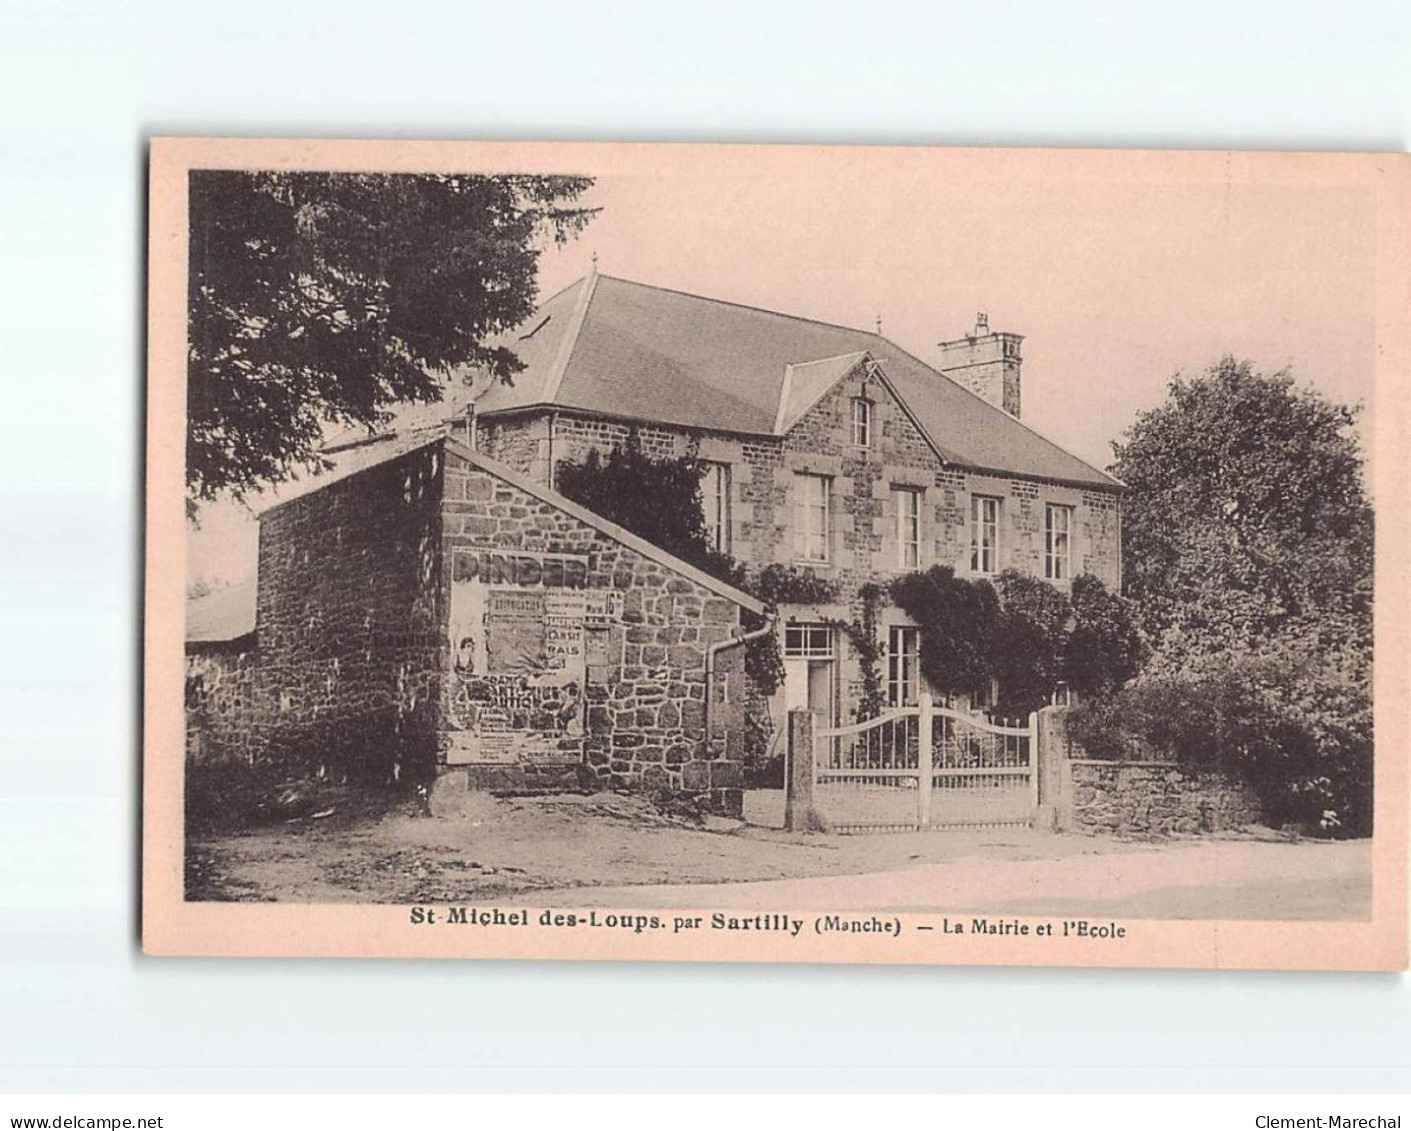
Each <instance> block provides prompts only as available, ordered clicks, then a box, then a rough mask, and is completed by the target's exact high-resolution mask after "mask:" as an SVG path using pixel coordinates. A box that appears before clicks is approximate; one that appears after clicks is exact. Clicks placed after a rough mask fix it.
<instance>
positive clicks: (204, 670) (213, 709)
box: [186, 636, 267, 764]
mask: <svg viewBox="0 0 1411 1131" xmlns="http://www.w3.org/2000/svg"><path fill="white" fill-rule="evenodd" d="M258 663H259V653H258V652H256V651H255V647H254V637H253V636H247V637H243V638H241V639H240V640H235V641H231V642H230V643H229V644H198V645H188V647H187V650H186V756H187V758H188V759H189V760H190V761H192V762H196V763H202V764H204V763H209V762H232V761H236V762H245V763H253V762H254V761H255V759H256V758H257V757H258V756H259V755H260V754H261V753H263V751H264V738H263V734H262V731H263V728H262V727H260V726H259V725H258V724H257V722H256V715H257V712H260V711H262V710H265V711H267V705H266V704H265V703H263V702H262V700H261V698H260V697H258V695H257V692H258V681H257V679H256V673H257V670H258Z"/></svg>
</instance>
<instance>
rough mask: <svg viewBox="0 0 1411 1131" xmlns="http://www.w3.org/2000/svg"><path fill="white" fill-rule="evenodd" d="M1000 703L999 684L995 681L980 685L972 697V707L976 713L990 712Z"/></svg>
mask: <svg viewBox="0 0 1411 1131" xmlns="http://www.w3.org/2000/svg"><path fill="white" fill-rule="evenodd" d="M998 701H999V684H998V683H996V682H995V681H994V680H993V679H991V680H987V681H986V682H984V683H982V684H980V686H979V687H977V688H975V690H974V692H973V693H972V694H971V696H970V706H971V708H972V709H974V710H976V711H988V710H989V709H990V708H991V707H993V706H994V705H995V703H996V702H998Z"/></svg>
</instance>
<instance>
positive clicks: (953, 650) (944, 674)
mask: <svg viewBox="0 0 1411 1131" xmlns="http://www.w3.org/2000/svg"><path fill="white" fill-rule="evenodd" d="M892 600H894V601H895V602H896V603H897V605H898V607H899V608H901V610H902V611H903V612H905V613H906V614H907V616H909V617H911V619H912V620H913V621H915V622H916V624H917V625H918V626H919V627H920V630H921V631H920V657H919V659H920V661H921V673H922V675H924V676H925V677H926V682H927V683H929V684H930V685H931V686H932V687H935V688H942V689H945V690H950V691H960V690H968V689H970V688H973V687H978V686H980V684H982V683H988V682H989V680H990V676H991V674H992V672H993V670H994V665H993V660H992V657H991V648H992V642H993V640H994V637H995V628H996V624H997V622H998V619H999V598H998V596H996V594H995V591H994V587H993V586H991V585H990V584H989V583H988V582H984V581H979V582H970V581H966V580H965V579H964V578H962V577H956V576H955V570H953V569H951V567H950V566H932V567H931V568H930V569H928V570H926V572H924V573H909V574H907V575H906V576H904V577H899V578H897V579H896V580H895V581H894V582H892Z"/></svg>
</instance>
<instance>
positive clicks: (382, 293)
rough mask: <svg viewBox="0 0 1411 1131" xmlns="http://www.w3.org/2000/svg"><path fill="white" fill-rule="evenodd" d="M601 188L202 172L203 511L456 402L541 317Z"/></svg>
mask: <svg viewBox="0 0 1411 1131" xmlns="http://www.w3.org/2000/svg"><path fill="white" fill-rule="evenodd" d="M591 183H592V182H591V180H590V179H589V178H586V177H567V176H531V175H507V176H472V175H459V174H456V175H450V174H447V175H440V174H414V175H413V174H383V173H302V172H293V173H289V172H246V171H200V172H195V173H193V174H192V175H191V179H190V221H191V224H190V231H191V235H190V244H189V248H190V271H189V295H188V300H189V301H188V317H189V343H190V344H189V349H188V369H187V421H188V425H187V448H186V456H187V459H186V469H187V470H186V475H187V496H188V506H189V507H194V504H195V503H197V502H201V501H208V500H211V499H214V498H216V497H217V496H218V495H220V494H222V493H223V492H228V493H229V494H230V495H231V496H233V497H235V498H241V497H243V496H244V495H246V494H247V493H249V492H251V491H253V490H257V489H258V488H260V487H262V486H264V485H266V484H270V483H278V482H280V481H282V480H284V479H287V478H289V477H290V476H291V475H293V474H295V473H297V472H298V471H299V470H301V469H313V468H316V467H317V466H318V465H319V462H320V461H319V457H318V447H319V444H320V442H321V441H322V437H323V433H324V428H325V426H326V425H329V424H357V425H372V424H375V423H377V422H378V421H379V420H380V419H382V418H383V417H384V415H385V414H386V412H387V410H388V408H389V406H391V405H393V404H396V403H398V402H403V401H434V400H437V399H439V397H440V396H441V391H442V388H443V385H444V382H445V379H446V378H447V376H448V375H449V374H450V373H451V372H452V371H453V370H455V369H456V368H457V367H461V366H473V367H476V368H479V369H483V370H485V371H488V372H489V373H491V374H493V375H494V376H495V377H497V378H499V379H501V380H510V379H511V378H512V377H513V375H514V374H515V373H516V372H517V371H518V370H519V369H520V368H522V366H521V364H520V362H519V360H518V359H517V358H516V357H515V355H514V353H513V351H512V350H510V349H507V348H505V347H503V346H501V347H491V346H489V345H487V344H486V341H487V339H488V338H490V337H492V336H494V335H495V334H497V333H500V332H502V331H504V330H507V329H509V328H511V327H513V326H515V325H517V324H519V323H520V322H522V321H523V320H524V319H525V318H527V317H528V316H529V315H530V314H531V313H532V311H533V308H534V303H535V300H536V298H537V288H536V282H535V268H536V263H537V260H538V256H539V251H540V249H541V247H542V246H543V242H544V240H545V239H550V240H553V241H554V242H555V243H557V244H560V245H561V244H563V243H565V242H566V241H567V240H569V239H570V238H572V237H573V236H574V235H575V234H577V233H578V232H579V231H581V230H582V228H583V226H584V225H585V224H586V223H587V222H588V221H589V220H590V219H591V217H592V216H593V214H594V212H595V210H594V209H589V208H584V207H582V206H580V205H579V204H578V203H577V202H578V200H579V198H580V197H581V196H582V194H583V193H584V192H585V191H586V190H587V189H588V187H589V186H590V185H591Z"/></svg>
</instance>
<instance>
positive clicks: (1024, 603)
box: [990, 569, 1073, 716]
mask: <svg viewBox="0 0 1411 1131" xmlns="http://www.w3.org/2000/svg"><path fill="white" fill-rule="evenodd" d="M995 589H996V590H997V591H998V594H999V603H1000V611H999V616H998V618H997V619H996V622H995V627H994V632H993V636H992V638H991V640H990V661H991V667H992V670H993V672H994V677H995V679H996V680H998V681H999V695H1000V699H999V703H998V710H999V713H1000V714H1002V715H1015V716H1024V715H1027V714H1028V713H1029V712H1030V711H1036V710H1038V709H1039V708H1040V707H1042V706H1043V705H1044V704H1045V703H1047V702H1048V701H1049V696H1051V695H1052V694H1053V689H1054V687H1055V686H1056V685H1057V684H1058V681H1059V679H1060V678H1061V668H1062V662H1063V654H1064V650H1065V634H1066V632H1067V628H1068V625H1069V622H1070V621H1071V620H1072V616H1073V609H1072V606H1071V605H1070V604H1069V602H1068V598H1067V597H1066V596H1065V595H1064V594H1063V593H1062V592H1061V591H1060V590H1059V589H1057V588H1056V587H1054V586H1053V585H1051V584H1049V583H1048V582H1047V581H1044V580H1042V579H1041V578H1037V577H1032V576H1030V575H1029V574H1026V573H1020V572H1019V571H1018V570H1015V569H1007V570H1005V571H1004V572H1003V573H1001V574H1000V575H999V576H998V577H996V578H995Z"/></svg>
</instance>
